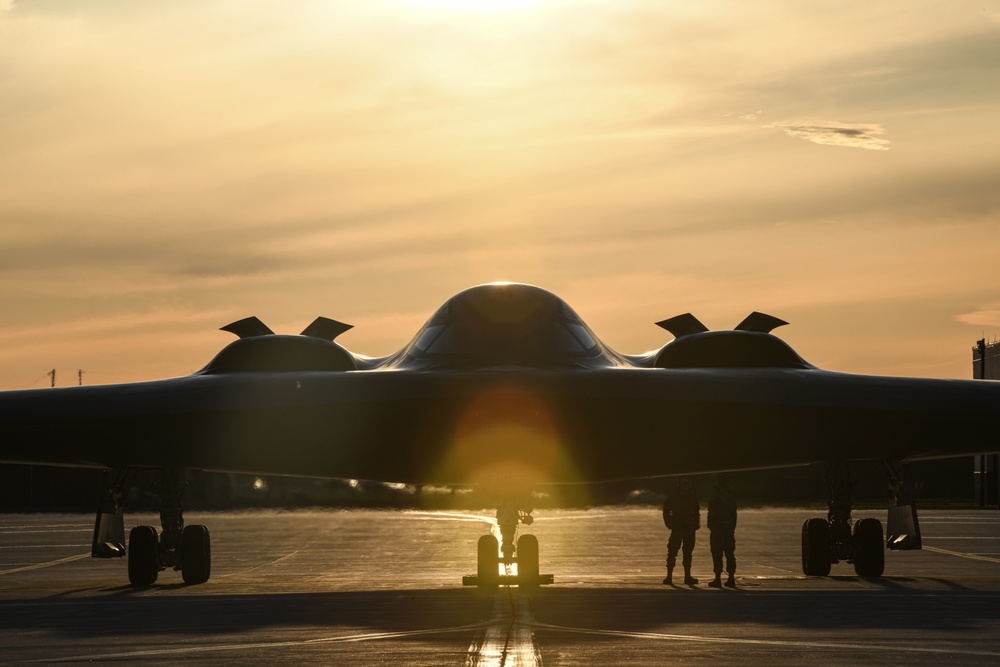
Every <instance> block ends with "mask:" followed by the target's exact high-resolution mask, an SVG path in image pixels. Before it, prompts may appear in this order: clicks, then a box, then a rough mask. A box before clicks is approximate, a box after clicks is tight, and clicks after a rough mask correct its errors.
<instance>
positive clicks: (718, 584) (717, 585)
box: [708, 572, 722, 588]
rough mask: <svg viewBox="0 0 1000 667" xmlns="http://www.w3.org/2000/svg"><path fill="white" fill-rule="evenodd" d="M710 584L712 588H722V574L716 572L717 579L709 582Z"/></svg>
mask: <svg viewBox="0 0 1000 667" xmlns="http://www.w3.org/2000/svg"><path fill="white" fill-rule="evenodd" d="M708 585H709V586H711V587H712V588H722V575H721V574H720V573H718V572H716V573H715V579H712V580H711V581H710V582H708Z"/></svg>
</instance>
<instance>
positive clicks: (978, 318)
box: [955, 305, 1000, 327]
mask: <svg viewBox="0 0 1000 667" xmlns="http://www.w3.org/2000/svg"><path fill="white" fill-rule="evenodd" d="M955 319H956V320H958V321H959V322H961V323H962V324H971V325H973V326H977V327H1000V306H998V305H993V306H983V307H982V308H980V309H979V310H976V311H973V312H971V313H962V314H961V315H956V316H955Z"/></svg>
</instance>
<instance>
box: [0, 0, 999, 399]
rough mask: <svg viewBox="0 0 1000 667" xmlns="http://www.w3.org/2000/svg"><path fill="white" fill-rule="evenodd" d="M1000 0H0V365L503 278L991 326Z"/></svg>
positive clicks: (922, 343) (371, 310)
mask: <svg viewBox="0 0 1000 667" xmlns="http://www.w3.org/2000/svg"><path fill="white" fill-rule="evenodd" d="M998 118H1000V4H998V3H996V2H993V1H991V2H967V1H963V0H958V1H949V2H930V1H921V2H911V1H907V2H903V1H902V0H891V1H889V2H882V3H869V2H852V1H848V2H845V3H834V4H831V3H828V2H827V3H822V2H802V1H799V0H780V1H779V0H764V1H763V2H754V3H743V2H736V1H735V0H715V1H712V0H709V1H707V2H700V3H664V2H662V1H660V0H616V1H615V2H608V1H600V2H599V1H596V0H572V1H571V0H536V1H534V2H532V1H529V0H518V1H516V2H510V1H507V2H500V1H498V0H479V1H477V0H468V1H465V2H463V1H461V0H372V1H371V2H363V3H360V2H338V1H335V0H325V1H319V0H304V1H302V2H295V3H287V2H277V1H276V0H247V1H245V2H230V1H224V0H197V1H196V0H177V1H175V2H171V3H135V2H132V1H131V0H95V1H93V2H87V3H81V2H76V1H75V0H0V277H2V280H0V389H17V388H24V387H43V386H47V385H48V382H49V378H48V376H47V375H46V373H47V372H48V371H49V370H51V369H53V368H55V369H57V371H58V374H57V384H60V385H64V384H75V383H76V381H77V370H78V369H83V370H84V371H85V374H84V382H85V383H88V384H99V383H108V382H121V381H134V380H148V379H156V378H160V377H170V376H177V375H183V374H186V373H189V372H192V371H195V370H197V369H198V368H200V367H202V366H203V365H204V364H205V363H207V362H208V360H209V359H210V358H211V357H212V356H213V355H214V354H215V352H216V351H217V350H218V349H219V348H221V347H222V346H224V345H225V344H227V343H228V342H229V341H230V340H232V336H231V335H230V334H227V333H224V332H220V331H218V328H219V327H220V326H222V325H225V324H227V323H229V322H232V321H234V320H237V319H240V318H243V317H246V316H248V315H257V316H258V317H260V318H261V319H262V320H264V321H265V322H266V323H268V325H269V326H270V327H271V328H272V329H274V330H275V331H278V332H281V333H297V332H298V331H300V330H301V329H302V328H303V327H304V326H305V325H306V324H308V323H309V322H310V321H312V320H313V319H314V318H315V317H316V316H317V315H325V316H327V317H332V318H335V319H338V320H342V321H345V322H349V323H351V324H353V325H355V328H354V329H352V330H351V331H349V332H347V333H346V334H344V335H343V336H342V337H341V338H339V339H338V342H341V343H342V344H343V345H345V346H346V347H348V348H349V349H351V350H352V351H354V352H358V353H361V354H368V355H373V356H374V355H383V354H387V353H389V352H392V351H394V350H395V349H398V348H399V347H401V346H402V345H403V344H405V343H406V342H407V341H408V340H409V338H410V337H411V336H412V335H413V334H414V333H415V332H416V330H417V328H418V327H419V326H420V325H421V324H422V323H423V322H424V320H425V319H426V318H427V317H428V316H429V315H430V314H431V313H432V312H433V311H434V309H435V308H436V307H437V306H438V305H440V303H441V302H443V301H444V300H445V299H447V298H448V297H449V296H451V295H452V294H453V293H455V292H457V291H459V290H461V289H463V288H465V287H469V286H471V285H475V284H479V283H484V282H489V281H493V280H512V281H519V282H528V283H534V284H537V285H540V286H542V287H544V288H546V289H549V290H552V291H553V292H556V293H557V294H559V295H561V296H562V297H563V298H565V299H566V300H567V301H568V302H569V303H570V305H571V306H572V307H573V308H574V309H575V310H576V311H577V312H578V313H579V314H580V315H581V316H582V317H583V318H584V319H585V320H586V321H587V322H588V323H589V324H590V325H591V327H592V328H593V329H594V331H595V332H596V333H597V334H598V335H599V336H600V337H601V338H602V339H603V340H604V341H605V342H606V343H608V344H609V345H610V346H611V347H613V348H615V349H617V350H619V351H622V352H625V353H638V352H642V351H645V350H649V349H653V348H656V347H659V346H661V345H662V344H664V343H665V342H667V340H669V336H667V335H666V334H665V332H663V331H662V330H661V329H659V328H658V327H656V326H655V325H654V324H653V323H654V322H656V321H658V320H662V319H665V318H667V317H670V316H673V315H676V314H679V313H683V312H688V311H690V312H692V313H694V314H695V315H696V316H697V317H699V318H700V319H701V320H702V321H704V322H705V323H706V324H707V325H708V326H709V327H711V328H731V327H732V326H734V325H735V324H737V323H738V322H739V321H740V320H742V319H743V318H744V317H745V316H746V315H747V314H748V313H749V312H750V311H753V310H759V311H763V312H766V313H769V314H772V315H775V316H777V317H780V318H782V319H785V320H787V321H789V322H790V323H791V326H788V327H783V328H782V329H779V330H778V331H777V332H776V333H777V334H778V335H780V336H781V337H782V338H784V339H785V340H787V341H788V342H789V343H790V344H791V345H792V346H793V347H795V348H796V350H797V351H798V352H799V353H800V354H801V355H802V356H803V357H804V358H805V359H806V360H808V361H810V362H811V363H814V364H816V365H818V366H821V367H824V368H828V369H831V370H842V371H849V372H859V373H873V374H887V375H908V376H932V377H971V368H972V364H971V348H972V346H973V345H974V343H975V341H976V340H977V339H979V338H982V337H984V336H985V337H986V338H987V339H990V340H993V339H996V338H997V337H998V336H1000V261H998V260H1000V185H998V184H1000V130H998V129H997V119H998Z"/></svg>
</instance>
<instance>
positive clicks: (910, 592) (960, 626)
mask: <svg viewBox="0 0 1000 667" xmlns="http://www.w3.org/2000/svg"><path fill="white" fill-rule="evenodd" d="M906 581H909V580H908V579H901V580H900V581H895V580H893V579H887V580H884V581H883V583H884V584H885V587H884V588H878V589H865V590H849V591H843V590H841V591H831V590H822V589H818V590H817V589H813V590H808V591H789V590H780V591H763V590H760V589H759V588H755V589H751V590H741V589H737V590H735V591H712V590H709V589H705V588H701V587H699V588H695V589H684V590H680V589H671V588H668V587H664V588H649V589H610V588H598V589H593V588H586V589H571V588H562V589H560V588H548V589H541V590H536V591H532V592H531V593H530V594H528V595H527V597H528V600H529V606H530V610H531V613H532V616H533V620H534V621H535V622H538V623H541V624H551V625H559V626H567V627H576V628H589V629H594V630H617V631H623V632H646V631H654V630H662V629H664V628H676V627H679V626H681V625H684V624H700V625H703V627H704V626H713V625H714V626H718V627H719V628H720V629H723V628H731V627H733V626H738V625H739V624H741V623H752V624H754V625H756V626H758V627H759V626H761V625H771V626H775V627H783V628H787V629H814V628H815V629H820V628H821V629H826V630H838V629H839V630H852V629H861V628H863V629H868V630H871V629H885V630H894V629H908V630H914V629H918V630H919V629H923V628H927V629H933V630H938V631H940V630H959V631H960V630H971V629H977V628H980V627H981V624H982V621H983V620H985V619H997V618H998V616H1000V605H998V604H997V602H998V598H1000V595H997V594H983V593H981V592H978V593H977V592H975V591H967V590H964V589H963V587H961V586H957V585H956V586H949V588H946V589H942V590H936V591H935V592H933V593H929V592H928V591H926V590H915V589H908V588H906V587H905V586H904V585H903V583H904V582H906ZM936 581H937V580H936ZM943 583H945V584H948V582H947V581H945V582H943ZM183 587H184V586H183V584H180V585H177V586H172V585H168V586H163V587H159V588H160V589H163V590H164V591H169V593H168V594H166V595H159V594H148V593H149V591H150V590H153V589H133V588H131V587H127V586H124V587H115V588H109V589H100V590H101V591H102V592H103V593H104V594H103V595H94V594H93V593H94V592H95V589H87V590H84V591H75V592H73V593H66V594H60V595H58V596H53V597H49V598H44V599H40V600H37V599H36V600H32V601H31V602H30V603H19V602H0V613H2V614H3V616H4V624H5V625H6V626H7V627H8V629H25V630H38V629H45V630H47V631H49V632H51V633H52V634H54V635H56V636H62V637H77V636H79V637H91V638H93V637H102V636H106V637H119V636H130V635H160V636H169V635H195V636H202V635H227V634H241V633H248V632H254V631H257V630H262V629H272V630H289V629H293V628H298V629H302V630H305V629H308V628H317V627H322V628H336V627H339V628H353V629H364V630H368V631H378V632H410V631H419V630H430V629H437V630H442V629H447V628H449V627H455V628H456V629H457V628H462V627H464V628H467V627H468V626H469V624H474V623H481V622H486V621H488V620H489V619H490V617H491V615H492V614H493V613H494V603H495V600H496V595H497V594H493V593H490V594H484V593H481V592H480V591H478V590H475V589H468V588H466V589H437V590H404V591H346V592H313V593H308V592H303V593H298V592H295V593H285V592H283V593H247V594H213V593H211V592H207V593H199V594H190V595H186V594H183V593H179V592H178V591H177V590H176V589H179V588H183ZM154 588H156V587H154ZM885 588H888V589H890V590H888V591H887V590H885ZM199 590H204V589H199ZM88 591H89V592H90V593H91V594H90V595H87V592H88ZM144 593H145V594H144ZM499 594H500V595H506V594H507V593H506V592H504V591H501V592H500V593H499ZM512 594H513V595H515V596H516V595H525V594H524V593H518V592H516V591H513V592H512ZM512 607H513V606H512ZM593 641H601V639H600V638H599V637H596V636H595V637H593Z"/></svg>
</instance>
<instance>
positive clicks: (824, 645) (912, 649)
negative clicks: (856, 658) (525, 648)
mask: <svg viewBox="0 0 1000 667" xmlns="http://www.w3.org/2000/svg"><path fill="white" fill-rule="evenodd" d="M533 627H536V628H541V629H544V630H557V631H559V632H571V633H575V634H582V635H598V636H604V637H629V638H634V639H663V640H667V641H682V642H704V643H711V644H744V645H750V646H776V647H786V648H802V649H830V650H851V651H857V650H862V651H892V652H894V653H933V654H941V655H963V656H988V657H1000V652H997V651H969V650H965V649H961V648H929V647H921V646H905V645H904V646H899V645H890V644H857V643H844V642H803V641H786V640H782V639H740V638H736V637H709V636H700V635H671V634H665V633H659V632H631V631H628V630H595V629H590V628H571V627H566V626H562V625H549V624H548V623H533Z"/></svg>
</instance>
